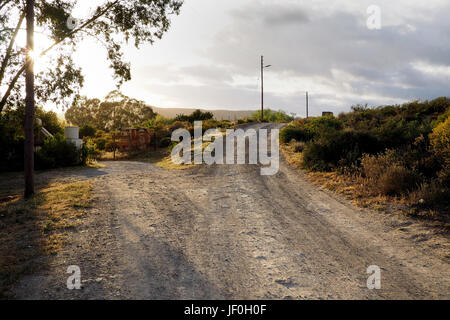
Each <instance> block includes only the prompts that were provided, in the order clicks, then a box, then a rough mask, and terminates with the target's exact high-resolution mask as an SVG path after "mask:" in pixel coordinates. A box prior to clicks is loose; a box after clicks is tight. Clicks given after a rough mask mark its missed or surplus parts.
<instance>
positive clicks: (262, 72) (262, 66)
mask: <svg viewBox="0 0 450 320" xmlns="http://www.w3.org/2000/svg"><path fill="white" fill-rule="evenodd" d="M263 121H264V57H263V56H261V122H263Z"/></svg>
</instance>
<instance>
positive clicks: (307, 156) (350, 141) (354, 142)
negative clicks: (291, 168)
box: [303, 130, 378, 171]
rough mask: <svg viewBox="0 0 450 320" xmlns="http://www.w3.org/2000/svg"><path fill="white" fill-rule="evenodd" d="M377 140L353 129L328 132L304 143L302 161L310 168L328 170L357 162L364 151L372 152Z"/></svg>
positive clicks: (374, 149)
mask: <svg viewBox="0 0 450 320" xmlns="http://www.w3.org/2000/svg"><path fill="white" fill-rule="evenodd" d="M377 149H378V146H377V140H376V139H375V138H374V137H373V136H371V135H369V134H367V133H363V132H355V131H353V130H343V131H336V132H334V133H331V132H328V133H327V134H322V135H321V136H320V137H319V138H316V139H314V140H311V141H309V142H307V143H306V146H305V149H304V151H303V163H304V165H305V166H306V167H307V168H309V169H312V170H322V171H329V170H332V169H335V168H337V167H340V166H353V165H355V164H357V163H358V162H359V160H360V158H361V156H362V155H363V154H364V153H374V152H375V151H376V150H377Z"/></svg>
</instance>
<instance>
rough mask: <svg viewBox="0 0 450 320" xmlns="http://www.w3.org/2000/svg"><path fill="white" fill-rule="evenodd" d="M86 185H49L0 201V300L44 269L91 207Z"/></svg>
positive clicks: (88, 183)
mask: <svg viewBox="0 0 450 320" xmlns="http://www.w3.org/2000/svg"><path fill="white" fill-rule="evenodd" d="M91 191H92V185H91V183H90V182H87V181H83V182H73V183H67V184H54V185H49V186H46V187H44V188H42V189H41V190H39V191H38V192H37V193H36V195H35V196H34V197H33V198H32V199H29V200H25V199H23V197H22V196H19V195H16V194H12V195H8V196H2V197H1V198H0V237H1V239H2V242H1V243H0V298H8V296H7V292H8V289H9V288H10V287H11V286H12V285H13V284H14V283H15V282H16V281H17V280H18V279H20V278H21V277H22V276H23V275H26V274H30V273H33V272H36V271H37V270H39V269H41V268H44V267H45V266H46V261H48V257H50V256H52V255H56V254H57V253H58V252H59V251H61V250H62V248H63V247H64V243H65V241H66V239H67V236H68V232H71V231H73V230H74V229H76V227H77V226H78V225H79V224H80V223H81V219H82V218H83V216H84V215H86V214H87V210H88V209H89V208H90V206H91V200H92V197H91Z"/></svg>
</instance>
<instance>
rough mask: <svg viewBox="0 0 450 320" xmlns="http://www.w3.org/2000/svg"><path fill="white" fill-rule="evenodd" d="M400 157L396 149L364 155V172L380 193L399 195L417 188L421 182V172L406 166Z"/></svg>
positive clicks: (362, 161) (362, 163)
mask: <svg viewBox="0 0 450 320" xmlns="http://www.w3.org/2000/svg"><path fill="white" fill-rule="evenodd" d="M399 157H400V155H399V154H398V153H397V152H396V151H395V150H386V151H385V152H384V153H380V154H377V155H369V154H365V155H364V156H363V157H362V159H361V167H362V170H361V171H362V174H363V176H364V177H365V178H367V179H368V181H369V184H370V185H371V187H372V188H374V189H375V190H376V191H377V192H378V193H381V194H384V195H399V194H403V193H406V192H407V191H411V190H413V189H415V188H417V186H418V184H419V183H420V181H421V178H420V176H419V174H418V173H416V172H414V171H413V170H411V169H408V168H406V167H405V166H404V165H403V164H402V161H401V160H400V158H399Z"/></svg>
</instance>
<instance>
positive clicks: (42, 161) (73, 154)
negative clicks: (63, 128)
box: [35, 134, 82, 169]
mask: <svg viewBox="0 0 450 320" xmlns="http://www.w3.org/2000/svg"><path fill="white" fill-rule="evenodd" d="M35 154H36V162H35V167H36V169H51V168H59V167H67V166H75V165H78V164H80V163H81V160H82V159H81V156H82V154H81V153H80V151H79V150H78V149H77V147H76V146H75V145H74V144H73V143H71V142H68V141H66V138H65V137H64V136H63V135H61V134H57V135H55V136H54V137H52V138H47V139H45V142H44V145H43V146H42V148H41V149H39V150H38V151H37V152H36V153H35Z"/></svg>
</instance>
